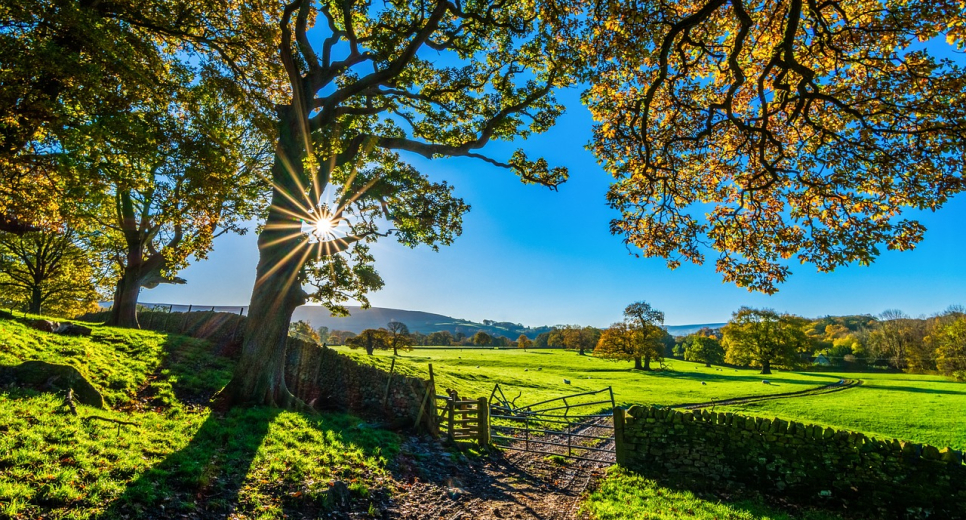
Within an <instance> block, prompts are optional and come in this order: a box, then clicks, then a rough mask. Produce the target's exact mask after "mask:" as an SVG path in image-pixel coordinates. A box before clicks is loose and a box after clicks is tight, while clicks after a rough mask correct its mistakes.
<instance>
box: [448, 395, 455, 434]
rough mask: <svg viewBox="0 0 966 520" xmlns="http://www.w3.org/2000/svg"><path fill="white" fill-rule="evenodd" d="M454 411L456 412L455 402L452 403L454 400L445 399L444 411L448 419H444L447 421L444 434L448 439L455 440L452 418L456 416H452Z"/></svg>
mask: <svg viewBox="0 0 966 520" xmlns="http://www.w3.org/2000/svg"><path fill="white" fill-rule="evenodd" d="M455 412H456V404H455V403H454V401H453V400H452V399H450V400H448V401H446V413H447V418H448V420H447V421H446V422H447V423H448V424H447V425H446V436H447V437H449V440H450V441H455V440H456V439H455V438H454V437H453V420H454V419H456V417H454V415H455Z"/></svg>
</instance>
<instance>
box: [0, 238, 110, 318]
mask: <svg viewBox="0 0 966 520" xmlns="http://www.w3.org/2000/svg"><path fill="white" fill-rule="evenodd" d="M99 267H100V264H99V263H98V262H97V261H96V259H94V258H92V257H91V255H90V254H89V253H88V252H87V251H85V250H84V248H83V247H82V246H81V245H80V244H78V242H77V236H76V234H75V233H74V232H73V230H71V229H69V228H68V229H65V230H63V231H61V232H57V231H53V230H50V229H46V228H45V229H40V230H37V231H29V232H25V233H21V234H14V233H9V232H3V231H0V305H3V306H5V307H8V308H19V309H22V310H25V311H27V312H30V313H33V314H41V313H44V314H49V315H54V316H62V317H65V318H73V317H75V316H77V315H80V314H83V313H85V312H92V311H95V310H97V302H98V301H99V300H100V297H101V291H103V289H104V286H103V283H102V280H103V278H104V272H102V270H101V269H99Z"/></svg>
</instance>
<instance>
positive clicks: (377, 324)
mask: <svg viewBox="0 0 966 520" xmlns="http://www.w3.org/2000/svg"><path fill="white" fill-rule="evenodd" d="M102 305H103V306H105V307H107V306H108V305H110V303H109V302H107V303H103V304H102ZM141 305H144V306H145V307H151V308H158V309H164V310H167V309H171V311H172V312H184V311H187V310H188V306H187V305H171V304H166V303H142V304H141ZM209 309H214V310H215V311H217V312H228V313H233V314H234V313H245V314H247V312H248V308H247V307H227V306H214V307H192V310H196V311H197V310H209ZM348 309H349V316H346V317H344V318H337V317H333V316H331V315H330V314H329V311H328V310H326V309H325V307H320V306H318V305H303V306H301V307H299V308H297V309H295V314H294V315H293V316H292V319H293V320H302V321H306V322H308V323H310V324H312V327H314V328H318V327H328V328H329V329H331V330H348V331H351V332H355V333H356V334H358V333H359V332H362V331H363V330H365V329H378V328H383V327H385V326H386V324H388V323H389V322H390V321H399V322H402V323H405V324H406V326H407V327H409V330H410V331H412V332H420V333H422V334H429V333H431V332H436V331H442V330H445V331H449V332H450V333H451V334H454V335H455V334H457V333H459V332H462V333H463V334H466V335H467V336H472V335H473V334H476V333H477V332H478V331H483V332H486V333H487V334H489V335H491V336H506V337H508V338H510V339H512V340H516V339H517V337H519V336H520V334H525V335H526V336H527V337H528V338H530V339H534V338H536V337H537V335H538V334H540V333H542V332H547V331H549V330H551V328H552V326H550V325H543V326H539V327H525V326H523V325H521V324H519V323H510V322H496V321H491V320H484V323H479V322H475V321H471V320H464V319H461V318H453V317H450V316H444V315H442V314H434V313H431V312H423V311H407V310H402V309H389V308H385V307H371V308H369V309H363V308H362V307H359V306H352V305H350V306H348ZM723 326H724V323H701V324H695V325H669V326H668V327H667V330H668V332H669V333H670V334H671V335H672V336H686V335H688V334H691V333H692V332H697V331H698V330H700V329H702V328H704V327H709V328H712V329H717V328H721V327H723Z"/></svg>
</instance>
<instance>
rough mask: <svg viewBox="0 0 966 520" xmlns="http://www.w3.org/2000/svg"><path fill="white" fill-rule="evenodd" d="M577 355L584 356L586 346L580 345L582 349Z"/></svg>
mask: <svg viewBox="0 0 966 520" xmlns="http://www.w3.org/2000/svg"><path fill="white" fill-rule="evenodd" d="M577 355H578V356H583V355H584V347H580V350H579V351H578V352H577Z"/></svg>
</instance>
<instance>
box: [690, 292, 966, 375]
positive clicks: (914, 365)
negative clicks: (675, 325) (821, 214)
mask: <svg viewBox="0 0 966 520" xmlns="http://www.w3.org/2000/svg"><path fill="white" fill-rule="evenodd" d="M964 331H966V312H964V309H963V308H961V307H951V308H949V309H947V310H946V311H945V312H943V313H941V314H938V315H936V316H933V317H930V318H911V317H909V316H908V315H906V314H904V313H902V312H901V311H898V310H888V311H885V312H883V313H882V314H880V315H879V316H878V317H873V316H839V317H832V316H828V317H825V318H821V319H818V320H807V319H805V318H802V317H800V316H794V315H790V314H780V313H777V312H775V311H773V310H771V309H751V308H747V307H743V308H741V309H740V310H738V311H737V312H735V313H734V315H733V316H732V318H731V320H730V321H729V322H728V324H727V325H725V326H724V327H722V328H721V329H720V330H710V329H703V330H701V331H698V332H697V333H695V334H691V335H689V336H687V337H683V338H678V341H677V342H676V344H675V346H674V348H673V353H674V355H676V356H681V357H684V359H686V360H689V361H698V362H703V363H706V364H708V365H709V366H710V364H711V363H725V362H727V363H731V364H735V365H744V366H758V367H761V369H762V373H766V374H767V373H769V372H770V369H771V368H772V367H775V366H778V367H782V368H796V367H801V366H804V365H807V364H811V363H813V362H816V360H821V362H823V363H828V364H831V365H834V366H838V367H840V368H868V367H876V366H879V367H883V366H888V367H891V368H893V369H897V370H909V371H913V372H934V371H938V372H941V373H943V374H946V375H949V376H953V377H955V378H956V379H959V380H966V334H964Z"/></svg>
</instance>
